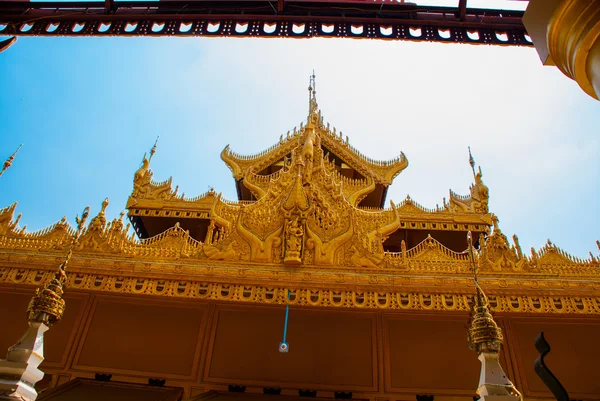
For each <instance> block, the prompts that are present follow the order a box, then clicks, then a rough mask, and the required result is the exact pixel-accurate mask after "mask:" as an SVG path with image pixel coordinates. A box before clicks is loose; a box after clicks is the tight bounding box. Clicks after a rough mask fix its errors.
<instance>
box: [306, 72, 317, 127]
mask: <svg viewBox="0 0 600 401" xmlns="http://www.w3.org/2000/svg"><path fill="white" fill-rule="evenodd" d="M315 78H316V76H315V70H313V73H312V75H311V76H310V81H309V85H308V115H309V116H310V115H312V114H313V113H316V112H317V109H318V108H319V106H318V105H317V84H316V82H315Z"/></svg>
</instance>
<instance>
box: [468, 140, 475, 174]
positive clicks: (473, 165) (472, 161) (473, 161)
mask: <svg viewBox="0 0 600 401" xmlns="http://www.w3.org/2000/svg"><path fill="white" fill-rule="evenodd" d="M469 164H470V165H471V170H473V177H475V175H476V174H475V159H473V155H472V154H471V147H470V146H469Z"/></svg>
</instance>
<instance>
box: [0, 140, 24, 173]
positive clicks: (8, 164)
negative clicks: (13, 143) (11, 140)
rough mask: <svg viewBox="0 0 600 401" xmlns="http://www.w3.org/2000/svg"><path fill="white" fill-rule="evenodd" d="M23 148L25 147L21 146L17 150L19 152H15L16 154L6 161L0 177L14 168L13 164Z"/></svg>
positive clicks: (0, 171)
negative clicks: (10, 168)
mask: <svg viewBox="0 0 600 401" xmlns="http://www.w3.org/2000/svg"><path fill="white" fill-rule="evenodd" d="M22 147H23V144H20V145H19V147H18V148H17V150H15V152H14V153H13V154H12V155H10V156H9V157H8V159H6V160H5V161H4V165H3V166H2V170H0V177H2V174H4V172H5V171H6V170H8V169H9V167H10V166H12V162H13V161H14V160H15V156H16V155H17V153H19V150H21V148H22Z"/></svg>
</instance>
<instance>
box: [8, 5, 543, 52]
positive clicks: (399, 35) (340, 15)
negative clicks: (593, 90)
mask: <svg viewBox="0 0 600 401" xmlns="http://www.w3.org/2000/svg"><path fill="white" fill-rule="evenodd" d="M522 16H523V12H521V11H500V10H487V9H470V8H466V0H460V1H459V6H458V7H429V6H417V5H415V4H410V3H382V4H377V3H375V2H373V3H371V2H368V3H348V2H344V1H338V2H331V1H311V2H309V1H284V0H277V1H276V2H275V1H274V0H273V1H257V0H241V1H240V0H236V1H227V0H225V1H161V2H145V1H141V2H127V1H114V0H103V1H100V2H52V1H48V2H35V3H30V2H26V3H24V2H21V1H10V0H8V1H0V35H16V36H114V35H121V36H232V37H236V36H237V37H243V36H253V37H257V36H259V37H295V38H311V37H317V36H318V37H338V38H344V37H347V38H372V39H389V40H413V41H435V42H461V43H473V44H493V45H507V46H531V42H530V40H529V38H528V36H527V35H526V32H525V28H524V27H523V24H522V21H521V19H522Z"/></svg>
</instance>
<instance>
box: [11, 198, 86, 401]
mask: <svg viewBox="0 0 600 401" xmlns="http://www.w3.org/2000/svg"><path fill="white" fill-rule="evenodd" d="M89 213H90V207H89V206H88V207H86V208H85V209H84V210H83V214H82V215H81V218H79V216H77V217H76V218H75V220H76V221H77V231H76V233H75V237H74V238H73V241H72V242H71V246H70V247H69V251H68V253H67V256H66V257H65V260H64V261H63V263H61V264H60V266H59V267H58V271H57V272H56V274H55V275H54V277H53V278H52V279H51V280H50V281H49V282H48V283H47V284H46V285H45V286H44V288H41V289H40V288H38V289H37V290H36V292H35V295H34V296H33V298H32V299H31V302H30V303H29V306H28V307H27V313H28V323H29V328H28V329H27V331H26V332H25V334H23V336H22V337H21V338H20V339H19V341H17V342H16V343H15V344H14V345H13V346H12V347H10V348H9V349H8V353H7V356H6V359H5V360H0V376H1V377H2V378H3V379H2V381H0V394H3V395H4V396H7V397H8V399H15V400H22V401H33V400H35V399H36V398H37V396H38V394H37V391H36V390H35V384H36V383H37V382H38V381H40V380H41V379H42V378H43V377H44V372H42V371H41V370H40V369H39V368H38V367H39V366H40V364H41V363H42V362H43V361H44V332H46V331H47V330H48V329H49V327H50V326H52V325H53V324H54V323H56V322H58V321H59V320H60V319H61V318H62V315H63V313H64V310H65V300H64V299H63V298H62V296H63V292H64V285H65V283H66V281H67V273H66V268H67V265H68V264H69V261H70V260H71V256H72V255H73V248H74V246H75V245H76V244H77V241H78V240H79V238H80V237H81V234H82V233H83V231H84V227H85V222H86V220H87V217H88V215H89Z"/></svg>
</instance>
